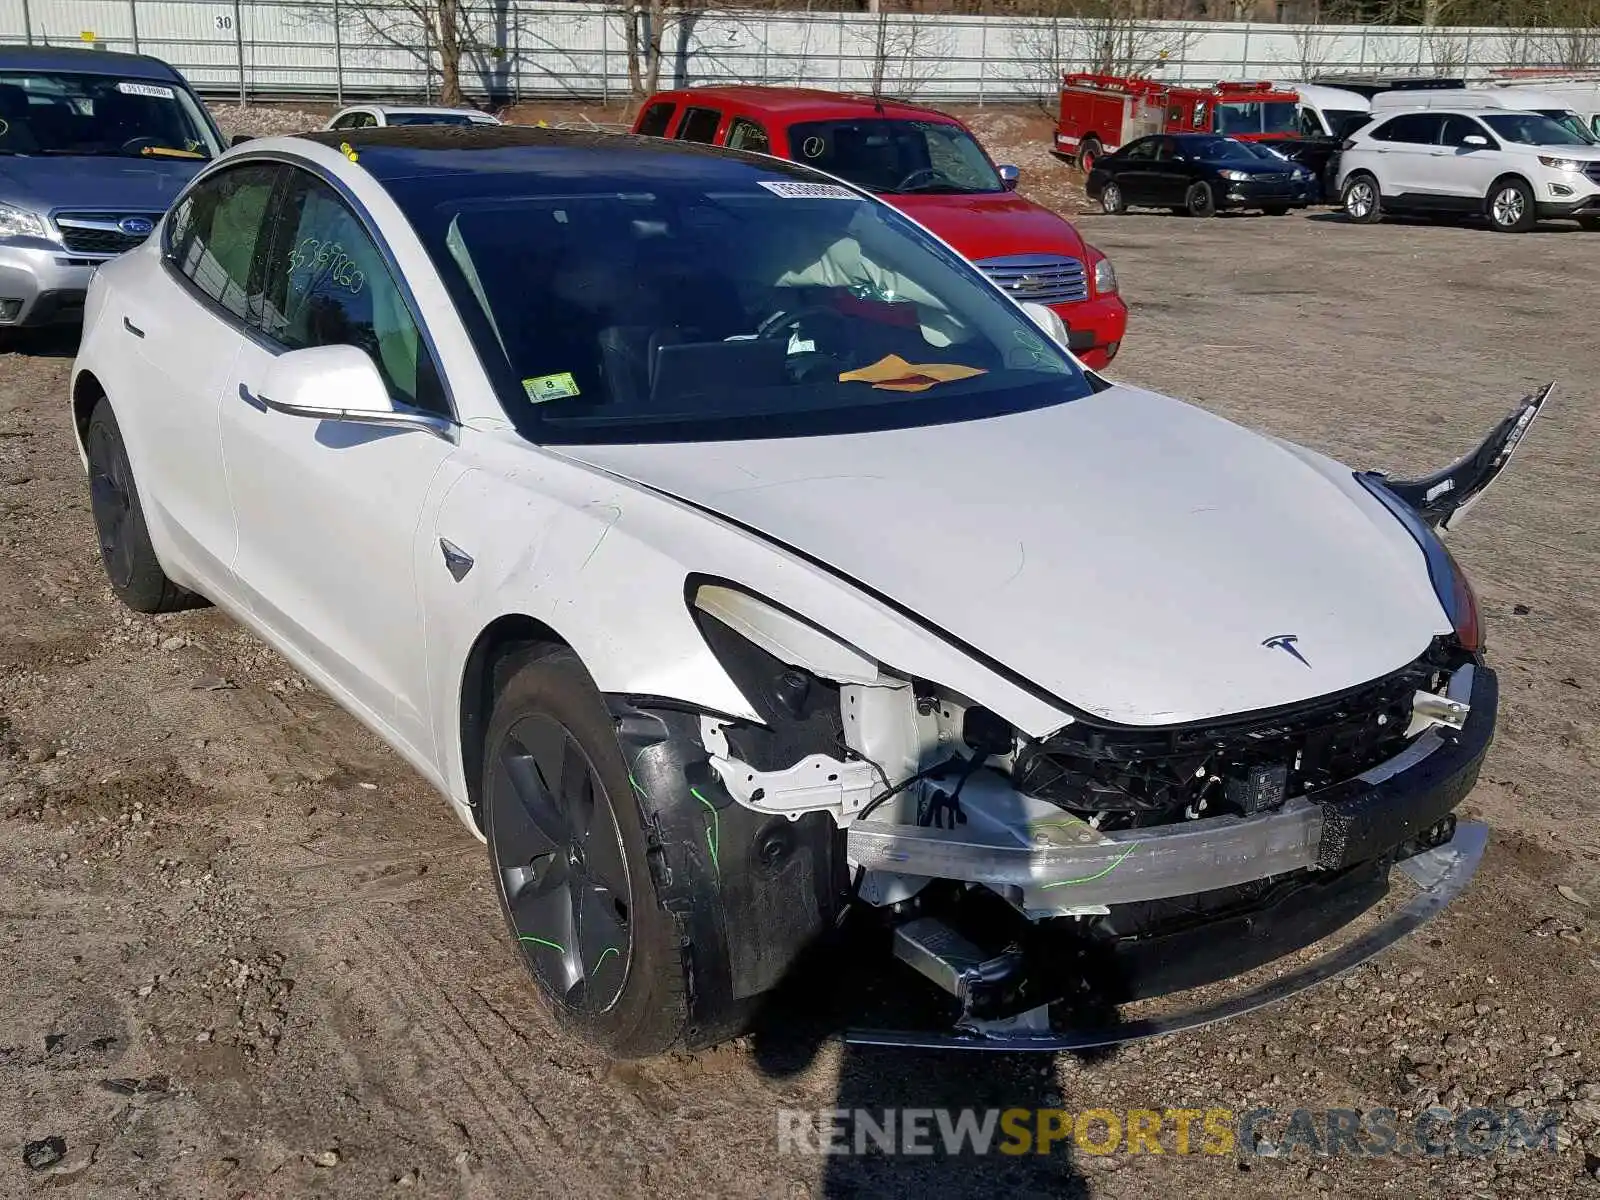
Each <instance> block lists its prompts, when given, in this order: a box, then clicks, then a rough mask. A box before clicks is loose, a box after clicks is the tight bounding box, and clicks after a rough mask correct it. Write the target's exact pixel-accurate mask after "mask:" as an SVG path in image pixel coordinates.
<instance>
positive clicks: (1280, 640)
mask: <svg viewBox="0 0 1600 1200" xmlns="http://www.w3.org/2000/svg"><path fill="white" fill-rule="evenodd" d="M1299 640H1300V635H1299V634H1296V633H1275V634H1273V635H1272V636H1271V637H1269V638H1266V639H1265V640H1263V641H1262V643H1261V644H1262V645H1263V646H1265V647H1266V648H1267V649H1268V650H1282V651H1283V652H1284V653H1285V654H1288V655H1291V656H1293V657H1294V658H1295V659H1296V660H1297V661H1298V662H1299V663H1300V665H1301V666H1303V667H1309V666H1310V665H1311V664H1310V663H1308V662H1306V656H1305V655H1304V654H1301V653H1300V651H1298V650H1296V649H1295V643H1296V642H1298V641H1299Z"/></svg>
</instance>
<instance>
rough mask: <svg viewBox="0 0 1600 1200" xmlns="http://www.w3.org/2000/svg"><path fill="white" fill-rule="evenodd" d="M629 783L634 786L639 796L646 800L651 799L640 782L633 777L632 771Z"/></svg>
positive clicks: (629, 774)
mask: <svg viewBox="0 0 1600 1200" xmlns="http://www.w3.org/2000/svg"><path fill="white" fill-rule="evenodd" d="M628 782H629V783H631V784H633V790H634V791H636V792H638V793H639V795H641V796H643V797H644V798H645V799H646V800H648V799H650V793H649V792H647V791H645V790H644V788H642V787H640V786H639V781H638V780H637V779H635V778H634V777H633V772H632V771H629V772H628Z"/></svg>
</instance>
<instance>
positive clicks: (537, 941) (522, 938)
mask: <svg viewBox="0 0 1600 1200" xmlns="http://www.w3.org/2000/svg"><path fill="white" fill-rule="evenodd" d="M517 941H519V942H532V943H533V944H534V945H535V946H543V947H545V948H546V949H547V950H554V951H555V952H556V953H557V954H565V953H566V952H567V948H566V947H565V946H563V945H561V944H560V943H559V942H552V941H551V940H550V939H549V938H542V937H534V936H533V934H531V933H519V934H517ZM601 957H602V958H604V957H605V956H604V955H601Z"/></svg>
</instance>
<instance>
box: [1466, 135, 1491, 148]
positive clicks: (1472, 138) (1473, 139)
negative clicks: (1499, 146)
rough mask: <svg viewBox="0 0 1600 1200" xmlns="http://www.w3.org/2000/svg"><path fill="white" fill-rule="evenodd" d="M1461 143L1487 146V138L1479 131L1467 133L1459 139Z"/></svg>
mask: <svg viewBox="0 0 1600 1200" xmlns="http://www.w3.org/2000/svg"><path fill="white" fill-rule="evenodd" d="M1461 144H1462V145H1463V146H1487V145H1488V144H1489V139H1488V138H1486V137H1484V136H1483V134H1481V133H1469V134H1467V136H1466V137H1464V138H1462V139H1461Z"/></svg>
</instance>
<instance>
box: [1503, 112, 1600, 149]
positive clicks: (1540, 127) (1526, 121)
mask: <svg viewBox="0 0 1600 1200" xmlns="http://www.w3.org/2000/svg"><path fill="white" fill-rule="evenodd" d="M1479 119H1480V120H1482V121H1483V123H1484V124H1485V125H1487V126H1488V127H1489V128H1490V129H1492V130H1494V131H1495V133H1497V134H1499V135H1500V137H1502V138H1503V139H1505V140H1506V141H1508V142H1516V143H1518V144H1519V145H1523V146H1587V145H1589V144H1590V143H1589V142H1588V140H1587V139H1585V138H1581V137H1579V136H1578V135H1577V134H1576V133H1574V132H1573V131H1572V130H1570V129H1568V128H1567V127H1566V126H1564V125H1558V124H1556V123H1555V122H1554V121H1552V120H1551V119H1550V118H1549V117H1542V116H1540V115H1539V114H1538V113H1531V112H1528V113H1520V112H1519V113H1512V112H1508V113H1495V114H1493V115H1492V116H1486V117H1481V118H1479Z"/></svg>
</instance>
